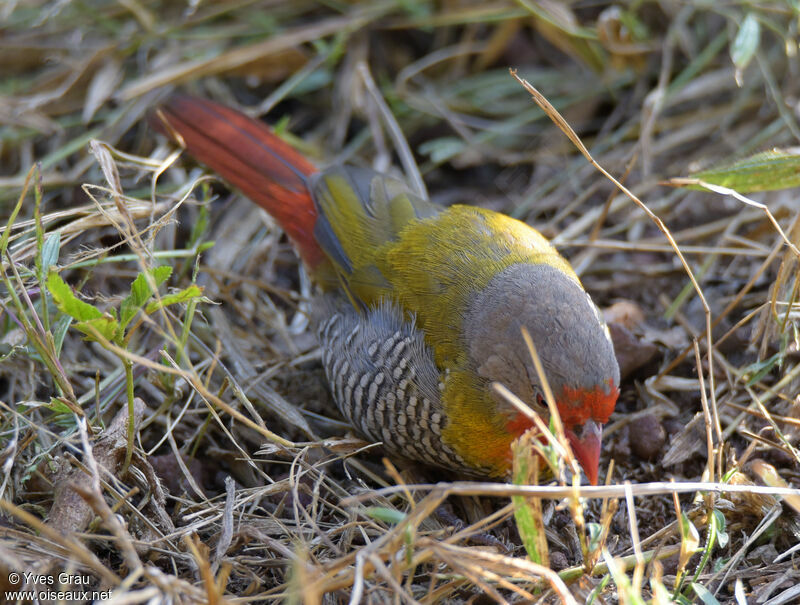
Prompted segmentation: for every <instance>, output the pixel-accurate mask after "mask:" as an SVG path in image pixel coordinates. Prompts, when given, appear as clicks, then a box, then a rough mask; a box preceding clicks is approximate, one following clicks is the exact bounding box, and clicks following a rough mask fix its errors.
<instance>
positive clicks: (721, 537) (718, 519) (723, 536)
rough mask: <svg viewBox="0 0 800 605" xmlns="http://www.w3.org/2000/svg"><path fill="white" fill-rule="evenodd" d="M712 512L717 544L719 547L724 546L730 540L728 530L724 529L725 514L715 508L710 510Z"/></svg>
mask: <svg viewBox="0 0 800 605" xmlns="http://www.w3.org/2000/svg"><path fill="white" fill-rule="evenodd" d="M712 514H713V515H714V522H715V523H716V525H717V544H719V546H720V548H725V547H726V546H727V545H728V541H729V540H730V536H728V532H726V531H725V515H723V514H722V511H721V510H719V509H716V508H715V509H714V510H713V511H712Z"/></svg>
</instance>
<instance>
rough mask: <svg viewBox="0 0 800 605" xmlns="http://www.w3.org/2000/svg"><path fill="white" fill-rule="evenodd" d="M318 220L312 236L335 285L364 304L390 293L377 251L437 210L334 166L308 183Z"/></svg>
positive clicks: (386, 180)
mask: <svg viewBox="0 0 800 605" xmlns="http://www.w3.org/2000/svg"><path fill="white" fill-rule="evenodd" d="M310 188H311V192H312V196H313V198H314V202H315V203H316V205H317V208H318V210H319V218H318V219H317V223H316V225H315V229H314V236H315V238H316V240H317V242H318V243H319V245H320V246H321V248H322V249H323V250H324V251H325V253H326V254H327V256H328V258H329V259H330V260H331V262H332V264H333V266H334V269H335V273H336V278H337V280H338V283H336V284H331V286H333V287H336V286H344V287H345V289H347V290H352V291H354V292H355V293H356V294H357V296H358V297H359V298H360V299H361V300H362V301H364V302H367V303H371V302H374V301H377V300H379V299H380V298H382V297H386V296H387V295H388V294H389V289H390V288H391V286H390V284H389V283H388V281H387V279H386V276H385V275H384V273H383V272H384V270H385V267H383V266H382V262H381V258H382V255H381V252H380V251H381V250H383V249H385V248H386V245H387V244H390V243H391V242H393V241H395V240H396V239H397V238H398V236H399V234H400V232H401V231H402V230H403V229H404V228H405V227H406V226H407V225H408V223H409V222H411V221H413V220H415V219H425V218H429V217H432V216H435V215H436V214H438V213H439V212H441V210H442V208H441V207H439V206H437V205H435V204H433V203H431V202H429V201H427V200H425V199H423V198H421V197H419V196H417V195H414V193H412V192H411V191H410V190H409V189H408V187H407V186H406V185H405V183H403V182H402V181H399V180H397V179H393V178H391V177H387V176H385V175H382V174H379V173H377V172H373V171H372V170H369V169H366V168H359V167H355V166H336V167H333V168H330V169H328V170H325V171H323V172H320V173H318V174H316V175H314V176H313V177H312V179H311V182H310Z"/></svg>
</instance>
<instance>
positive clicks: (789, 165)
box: [676, 149, 800, 193]
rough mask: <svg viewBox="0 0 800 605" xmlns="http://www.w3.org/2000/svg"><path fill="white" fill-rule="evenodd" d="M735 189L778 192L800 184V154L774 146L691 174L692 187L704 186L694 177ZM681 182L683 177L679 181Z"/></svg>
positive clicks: (750, 191)
mask: <svg viewBox="0 0 800 605" xmlns="http://www.w3.org/2000/svg"><path fill="white" fill-rule="evenodd" d="M694 179H696V180H698V181H703V182H705V183H710V184H711V185H720V186H721V187H727V188H728V189H734V190H736V191H738V192H739V193H752V192H754V191H776V190H778V189H790V188H792V187H798V186H800V154H799V153H797V151H792V150H789V149H773V150H771V151H764V152H761V153H757V154H755V155H752V156H750V157H747V158H743V159H741V160H736V161H735V162H732V163H728V164H723V165H721V166H718V167H716V168H712V169H710V170H703V171H701V172H697V173H694V174H692V175H691V178H690V179H687V182H686V184H687V185H688V186H689V188H690V189H703V187H702V185H699V184H697V183H692V182H691V181H692V180H694ZM676 184H680V179H678V180H677V181H676Z"/></svg>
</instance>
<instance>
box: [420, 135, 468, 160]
mask: <svg viewBox="0 0 800 605" xmlns="http://www.w3.org/2000/svg"><path fill="white" fill-rule="evenodd" d="M466 146H467V144H466V143H465V142H464V141H463V140H462V139H459V138H456V137H441V138H438V139H431V140H430V141H426V142H424V143H423V144H422V145H420V146H419V152H420V153H421V154H422V155H427V156H429V157H430V159H431V161H432V162H434V163H436V164H439V163H441V162H446V161H447V160H449V159H450V158H452V157H453V156H456V155H458V154H459V153H461V152H462V151H464V148H465V147H466Z"/></svg>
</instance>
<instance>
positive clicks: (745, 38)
mask: <svg viewBox="0 0 800 605" xmlns="http://www.w3.org/2000/svg"><path fill="white" fill-rule="evenodd" d="M760 40H761V26H760V25H759V23H758V19H756V18H755V16H754V15H753V13H748V14H747V16H746V17H745V18H744V21H742V23H741V25H740V26H739V31H738V32H737V33H736V38H734V40H733V43H732V44H731V61H733V64H734V66H735V67H736V69H737V70H738V71H741V70H743V69H744V68H745V67H747V64H748V63H750V60H751V59H752V58H753V55H755V53H756V51H757V50H758V43H759V41H760Z"/></svg>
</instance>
